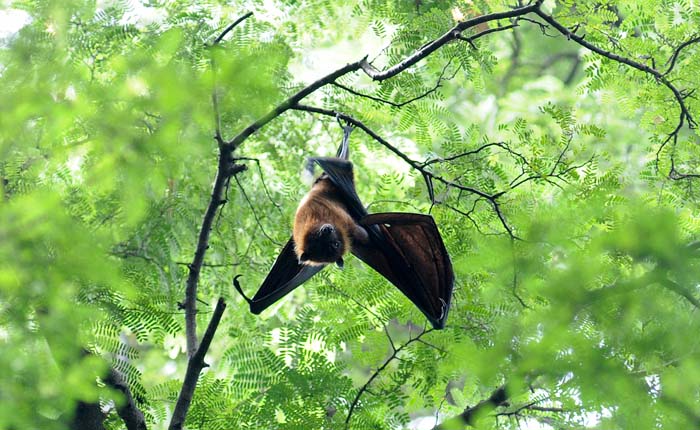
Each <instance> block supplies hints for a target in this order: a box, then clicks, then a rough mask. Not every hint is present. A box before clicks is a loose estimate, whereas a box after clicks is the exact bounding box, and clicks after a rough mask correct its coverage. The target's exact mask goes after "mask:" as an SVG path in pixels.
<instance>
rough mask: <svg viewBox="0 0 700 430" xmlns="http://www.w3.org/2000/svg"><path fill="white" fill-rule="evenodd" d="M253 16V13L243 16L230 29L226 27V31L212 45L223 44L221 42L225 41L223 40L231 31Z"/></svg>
mask: <svg viewBox="0 0 700 430" xmlns="http://www.w3.org/2000/svg"><path fill="white" fill-rule="evenodd" d="M251 16H253V12H248V13H246V14H245V15H243V16H241V17H240V18H238V19H237V20H235V21H234V22H233V23H232V24H231V25H229V26H228V27H226V28H225V29H224V31H222V32H221V34H219V37H217V38H216V39H214V41H213V42H212V45H218V44H219V42H221V41H222V40H223V38H224V37H226V35H227V34H228V33H229V32H230V31H231V30H233V29H234V28H236V26H238V24H240V23H242V22H243V21H245V20H246V19H248V18H250V17H251Z"/></svg>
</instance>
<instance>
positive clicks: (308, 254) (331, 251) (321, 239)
mask: <svg viewBox="0 0 700 430" xmlns="http://www.w3.org/2000/svg"><path fill="white" fill-rule="evenodd" d="M305 244H306V246H305V248H304V252H303V253H302V254H301V256H300V257H299V261H300V262H301V263H304V264H314V263H319V264H327V263H337V262H339V263H338V264H339V265H341V266H342V261H343V259H342V257H343V254H344V253H345V241H344V240H343V237H342V234H341V232H340V231H339V230H338V229H337V228H336V227H335V226H333V225H332V224H323V225H321V226H320V227H319V228H318V229H316V230H315V231H313V230H312V231H310V232H309V233H307V236H306V240H305Z"/></svg>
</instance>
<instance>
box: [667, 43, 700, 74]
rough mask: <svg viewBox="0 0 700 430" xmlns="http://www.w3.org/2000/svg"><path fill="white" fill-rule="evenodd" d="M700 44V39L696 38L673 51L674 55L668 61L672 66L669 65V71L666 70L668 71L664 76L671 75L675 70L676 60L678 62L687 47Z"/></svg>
mask: <svg viewBox="0 0 700 430" xmlns="http://www.w3.org/2000/svg"><path fill="white" fill-rule="evenodd" d="M698 42H700V37H694V38H692V39H690V40H687V41H685V42H683V43H681V44H680V45H678V48H676V49H675V50H674V51H673V55H671V58H670V60H669V61H668V62H669V63H670V64H669V65H668V69H666V71H665V72H664V76H666V75H668V74H669V73H671V71H673V68H674V67H675V66H676V60H678V56H679V55H680V53H681V51H682V50H683V49H685V48H686V47H688V46H690V45H692V44H694V43H698Z"/></svg>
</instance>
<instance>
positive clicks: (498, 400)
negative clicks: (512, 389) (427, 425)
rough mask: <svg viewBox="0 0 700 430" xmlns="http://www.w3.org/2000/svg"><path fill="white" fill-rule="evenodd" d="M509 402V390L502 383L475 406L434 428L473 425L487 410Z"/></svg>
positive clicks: (436, 429) (438, 429)
mask: <svg viewBox="0 0 700 430" xmlns="http://www.w3.org/2000/svg"><path fill="white" fill-rule="evenodd" d="M507 402H508V392H507V391H506V386H505V385H502V386H500V387H498V388H497V389H496V390H494V391H493V393H491V395H490V396H489V397H488V398H487V399H485V400H482V401H480V402H479V403H477V404H476V405H474V406H471V407H468V408H466V409H465V410H464V412H462V413H461V414H459V415H457V416H456V417H453V418H450V419H448V420H446V421H444V422H443V423H442V424H440V425H439V426H436V427H434V428H433V430H444V429H452V428H462V427H464V426H465V425H473V424H474V423H475V420H476V418H477V417H478V416H480V415H483V414H484V413H485V412H488V411H491V410H493V409H495V408H497V407H499V406H503V405H505V404H507Z"/></svg>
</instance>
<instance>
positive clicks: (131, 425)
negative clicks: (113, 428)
mask: <svg viewBox="0 0 700 430" xmlns="http://www.w3.org/2000/svg"><path fill="white" fill-rule="evenodd" d="M104 382H105V384H107V385H109V386H110V387H112V388H114V389H115V390H119V391H121V393H122V395H123V396H124V400H125V403H124V404H123V405H121V406H119V407H118V408H117V414H119V417H120V418H121V419H122V420H123V421H124V424H125V425H126V428H127V430H146V418H145V417H144V416H143V412H141V410H140V409H139V408H138V406H137V405H136V401H135V400H134V396H133V395H132V394H131V390H130V389H129V385H127V383H126V381H124V378H123V377H122V375H121V374H120V373H119V372H118V371H117V370H116V369H114V368H111V369H110V371H109V375H107V377H106V378H105V381H104Z"/></svg>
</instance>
